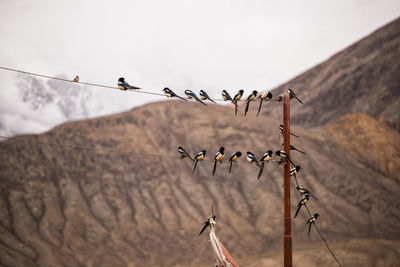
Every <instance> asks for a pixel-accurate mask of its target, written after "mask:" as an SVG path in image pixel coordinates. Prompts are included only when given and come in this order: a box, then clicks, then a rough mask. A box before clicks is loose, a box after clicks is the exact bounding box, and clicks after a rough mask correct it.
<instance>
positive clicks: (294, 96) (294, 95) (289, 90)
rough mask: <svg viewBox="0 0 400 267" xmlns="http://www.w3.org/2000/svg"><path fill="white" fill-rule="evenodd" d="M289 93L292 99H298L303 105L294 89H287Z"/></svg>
mask: <svg viewBox="0 0 400 267" xmlns="http://www.w3.org/2000/svg"><path fill="white" fill-rule="evenodd" d="M287 92H288V93H289V97H290V98H296V99H297V101H299V102H300V103H301V104H303V102H301V100H300V99H299V98H298V97H297V96H296V94H295V93H294V92H293V91H292V89H287Z"/></svg>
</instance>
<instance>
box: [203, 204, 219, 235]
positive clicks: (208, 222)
mask: <svg viewBox="0 0 400 267" xmlns="http://www.w3.org/2000/svg"><path fill="white" fill-rule="evenodd" d="M216 219H217V216H215V214H214V209H213V206H212V207H211V215H210V216H208V218H207V220H206V221H205V222H204V225H203V228H201V230H200V233H199V235H201V234H202V233H203V232H204V230H206V228H207V227H210V228H211V227H213V226H215V224H216V222H215V220H216Z"/></svg>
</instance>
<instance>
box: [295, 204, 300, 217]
mask: <svg viewBox="0 0 400 267" xmlns="http://www.w3.org/2000/svg"><path fill="white" fill-rule="evenodd" d="M300 208H301V205H298V207H297V210H296V213H295V214H294V217H293V218H296V217H297V214H298V213H299V211H300Z"/></svg>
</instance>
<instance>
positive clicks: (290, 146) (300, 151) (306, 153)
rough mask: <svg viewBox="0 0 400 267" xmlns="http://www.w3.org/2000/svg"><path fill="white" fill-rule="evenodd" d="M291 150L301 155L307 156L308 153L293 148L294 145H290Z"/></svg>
mask: <svg viewBox="0 0 400 267" xmlns="http://www.w3.org/2000/svg"><path fill="white" fill-rule="evenodd" d="M290 150H294V151H297V152H300V153H302V154H307V153H306V152H304V151H301V150H299V149H297V148H295V147H294V146H292V145H290Z"/></svg>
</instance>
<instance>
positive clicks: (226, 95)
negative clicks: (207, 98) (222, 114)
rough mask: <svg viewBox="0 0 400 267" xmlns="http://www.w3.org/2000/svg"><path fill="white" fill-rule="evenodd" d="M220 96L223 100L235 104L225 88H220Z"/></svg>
mask: <svg viewBox="0 0 400 267" xmlns="http://www.w3.org/2000/svg"><path fill="white" fill-rule="evenodd" d="M222 98H223V99H224V101H231V102H232V103H233V104H235V102H233V99H232V97H231V96H230V94H229V93H228V92H227V91H226V90H222Z"/></svg>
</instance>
